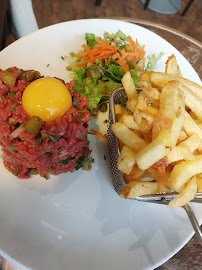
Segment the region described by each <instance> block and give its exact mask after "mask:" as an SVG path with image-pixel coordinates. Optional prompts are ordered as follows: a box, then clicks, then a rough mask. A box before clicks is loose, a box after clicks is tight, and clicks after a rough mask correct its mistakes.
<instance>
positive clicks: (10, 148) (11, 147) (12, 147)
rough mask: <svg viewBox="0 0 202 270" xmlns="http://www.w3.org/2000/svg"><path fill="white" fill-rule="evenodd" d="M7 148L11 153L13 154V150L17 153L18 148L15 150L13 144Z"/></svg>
mask: <svg viewBox="0 0 202 270" xmlns="http://www.w3.org/2000/svg"><path fill="white" fill-rule="evenodd" d="M9 150H10V151H11V153H12V154H13V155H14V152H17V153H19V152H18V150H16V148H15V146H13V145H9Z"/></svg>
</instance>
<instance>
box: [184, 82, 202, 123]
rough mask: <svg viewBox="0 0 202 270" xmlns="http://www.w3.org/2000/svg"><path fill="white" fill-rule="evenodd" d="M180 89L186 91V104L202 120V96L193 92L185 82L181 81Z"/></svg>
mask: <svg viewBox="0 0 202 270" xmlns="http://www.w3.org/2000/svg"><path fill="white" fill-rule="evenodd" d="M179 89H180V90H181V91H182V92H183V93H184V96H185V104H186V106H187V107H188V108H190V109H191V110H192V112H193V113H194V114H195V116H196V117H197V118H198V119H200V120H202V110H201V104H202V98H201V97H199V96H197V95H196V94H195V93H193V92H192V91H191V90H190V89H189V88H188V87H186V86H185V85H184V84H183V83H179Z"/></svg>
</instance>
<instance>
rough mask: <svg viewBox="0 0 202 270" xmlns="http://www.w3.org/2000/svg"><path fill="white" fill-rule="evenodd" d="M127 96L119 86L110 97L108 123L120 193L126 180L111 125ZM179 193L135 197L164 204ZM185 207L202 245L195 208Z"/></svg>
mask: <svg viewBox="0 0 202 270" xmlns="http://www.w3.org/2000/svg"><path fill="white" fill-rule="evenodd" d="M123 98H126V92H125V90H124V88H123V87H119V88H117V89H115V90H114V91H113V92H112V93H111V95H110V98H109V123H108V131H107V144H108V151H109V158H110V171H111V178H112V184H113V186H114V189H115V191H116V192H117V193H118V195H120V191H121V189H122V188H123V187H124V185H125V182H124V179H123V174H122V172H121V171H119V169H118V166H117V162H118V157H119V145H118V139H117V138H116V136H115V135H114V133H113V131H112V129H111V126H112V124H113V123H115V121H116V120H115V104H118V103H119V102H120V100H121V99H123ZM177 195H178V193H174V192H173V193H169V194H168V193H163V194H155V195H144V196H141V197H136V198H134V199H135V200H138V201H142V202H149V203H157V204H164V205H167V204H168V203H169V201H170V200H172V199H173V198H175V197H176V196H177ZM192 202H197V203H202V193H197V195H196V197H195V198H194V200H192ZM183 208H184V209H185V211H186V213H187V215H188V217H189V219H190V222H191V224H192V226H193V229H194V230H195V233H196V236H197V238H198V240H199V242H200V244H201V245H202V231H201V229H200V225H199V223H198V221H197V219H196V217H195V215H194V212H193V210H192V209H191V207H190V206H189V205H188V204H186V205H185V206H183Z"/></svg>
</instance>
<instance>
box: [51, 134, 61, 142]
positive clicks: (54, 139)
mask: <svg viewBox="0 0 202 270" xmlns="http://www.w3.org/2000/svg"><path fill="white" fill-rule="evenodd" d="M59 137H60V136H59V135H56V137H54V136H50V137H49V138H50V140H51V141H52V142H56V141H57V140H58V139H59Z"/></svg>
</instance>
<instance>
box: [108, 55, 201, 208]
mask: <svg viewBox="0 0 202 270" xmlns="http://www.w3.org/2000/svg"><path fill="white" fill-rule="evenodd" d="M139 83H140V87H141V89H142V91H139V92H138V94H137V92H136V89H135V85H134V82H133V79H132V77H131V74H130V73H126V74H125V76H124V77H123V84H124V87H125V90H126V94H127V96H128V101H127V103H126V108H127V109H128V110H124V109H123V110H122V109H120V108H119V112H120V114H117V119H119V122H117V123H115V124H113V125H112V130H113V131H114V134H115V135H116V136H117V138H118V139H119V142H120V145H121V147H120V149H121V150H120V151H121V153H120V157H119V160H118V168H119V169H120V170H121V171H122V172H123V175H124V181H125V183H126V185H125V186H124V187H123V189H122V190H121V193H120V196H122V197H123V198H135V197H137V196H142V195H146V194H148V195H149V194H156V193H159V192H160V193H161V192H163V191H165V192H168V191H169V192H173V191H177V192H179V195H178V196H177V197H176V198H175V199H174V200H172V201H171V202H170V203H169V207H178V206H183V205H184V204H186V203H188V202H189V201H190V200H192V199H193V198H194V196H195V195H196V192H197V191H198V192H202V87H201V86H199V85H197V84H196V83H194V82H191V81H190V80H187V79H185V78H183V77H182V74H181V71H180V68H179V66H178V63H177V61H176V57H175V56H174V55H171V56H170V57H169V58H168V61H167V63H166V68H165V73H161V72H143V73H142V74H141V75H140V80H139ZM152 179H154V180H155V181H156V182H154V181H152Z"/></svg>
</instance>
